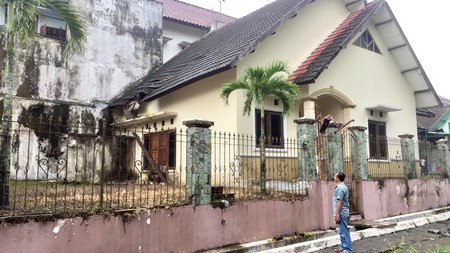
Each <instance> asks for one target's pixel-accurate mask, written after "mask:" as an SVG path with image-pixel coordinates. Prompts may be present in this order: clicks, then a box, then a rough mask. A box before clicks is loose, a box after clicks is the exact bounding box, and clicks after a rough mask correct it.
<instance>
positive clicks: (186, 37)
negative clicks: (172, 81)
mask: <svg viewBox="0 0 450 253" xmlns="http://www.w3.org/2000/svg"><path fill="white" fill-rule="evenodd" d="M207 33H208V32H207V31H205V30H203V29H199V28H195V27H192V26H187V25H182V24H178V23H175V22H172V21H169V20H164V22H163V36H164V37H166V38H170V40H169V41H167V42H165V43H164V45H163V62H164V63H166V62H167V61H168V60H170V59H171V58H172V57H174V56H175V55H176V54H178V53H179V52H180V51H181V47H180V45H179V44H180V43H181V42H189V43H193V42H195V41H197V40H199V39H201V38H203V37H204V36H205V35H206V34H207Z"/></svg>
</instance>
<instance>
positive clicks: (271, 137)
mask: <svg viewBox="0 0 450 253" xmlns="http://www.w3.org/2000/svg"><path fill="white" fill-rule="evenodd" d="M260 112H261V111H260V110H255V125H256V145H257V146H259V142H260V138H261V113H260ZM283 136H284V133H283V115H282V114H281V112H272V111H264V137H265V139H266V141H265V146H266V147H268V148H283V147H284V145H283Z"/></svg>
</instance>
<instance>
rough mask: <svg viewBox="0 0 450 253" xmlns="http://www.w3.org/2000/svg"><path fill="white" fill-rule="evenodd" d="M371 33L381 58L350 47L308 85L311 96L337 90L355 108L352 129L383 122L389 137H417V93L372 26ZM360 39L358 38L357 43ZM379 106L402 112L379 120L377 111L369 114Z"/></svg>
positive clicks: (387, 113)
mask: <svg viewBox="0 0 450 253" xmlns="http://www.w3.org/2000/svg"><path fill="white" fill-rule="evenodd" d="M362 31H364V29H362ZM369 31H370V33H371V34H372V36H373V37H374V40H375V42H376V43H377V45H378V47H379V49H380V51H381V54H378V53H374V52H371V51H369V50H366V49H363V48H360V47H358V46H355V45H352V44H351V43H350V44H349V45H348V46H347V48H345V49H344V50H342V51H341V52H340V53H339V55H338V56H337V57H336V58H335V59H334V60H333V61H332V63H331V64H330V65H329V66H328V68H327V69H326V70H325V71H324V72H323V73H322V74H321V75H320V77H319V78H318V79H317V80H316V83H314V84H310V85H309V86H310V94H311V93H314V92H315V91H318V90H321V89H325V88H330V86H334V87H335V89H336V90H338V91H339V92H341V93H343V94H345V95H346V96H347V97H348V98H349V99H350V100H351V101H352V102H353V104H355V105H356V108H355V109H353V110H351V113H350V115H349V116H348V117H351V118H352V119H354V120H355V122H354V123H352V125H355V126H367V124H368V120H375V121H383V122H386V127H387V136H388V137H397V136H398V135H401V134H413V135H415V133H416V131H417V129H416V116H415V115H416V111H415V108H416V107H415V97H414V93H413V91H412V89H411V87H410V86H409V84H408V83H407V81H406V79H405V78H404V77H403V75H402V74H401V73H400V70H399V69H398V67H397V65H396V63H395V61H394V59H393V57H392V56H391V55H390V53H389V50H388V49H387V48H386V47H385V45H384V44H383V41H382V40H381V39H380V37H379V34H378V32H377V31H376V29H375V28H374V26H373V25H370V26H369ZM359 35H360V34H357V35H356V37H355V39H356V38H357V37H358V36H359ZM378 104H382V105H388V106H391V107H393V108H399V109H401V111H397V112H384V113H383V117H380V114H379V112H378V111H374V116H371V115H370V110H367V109H366V108H367V107H371V106H375V105H378ZM349 119H350V118H347V119H344V121H346V120H349Z"/></svg>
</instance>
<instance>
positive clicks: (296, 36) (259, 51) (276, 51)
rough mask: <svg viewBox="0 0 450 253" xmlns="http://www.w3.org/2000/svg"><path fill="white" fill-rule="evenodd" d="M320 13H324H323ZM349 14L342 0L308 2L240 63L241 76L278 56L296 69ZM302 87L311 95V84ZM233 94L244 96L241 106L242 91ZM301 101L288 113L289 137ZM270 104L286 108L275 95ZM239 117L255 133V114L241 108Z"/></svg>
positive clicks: (243, 129)
mask: <svg viewBox="0 0 450 253" xmlns="http://www.w3.org/2000/svg"><path fill="white" fill-rule="evenodd" d="M317 13H320V16H318V15H317ZM348 14H349V12H348V10H347V9H346V8H345V6H344V5H343V4H342V3H341V2H340V1H329V0H318V1H314V2H312V3H311V4H308V5H307V6H306V7H304V8H303V9H301V10H300V12H299V13H298V15H297V16H296V17H294V18H292V19H290V20H288V21H287V22H286V23H284V24H283V25H281V27H280V28H278V30H277V31H276V33H275V34H273V35H272V36H270V37H268V38H267V39H265V40H264V41H263V42H262V43H260V44H259V45H258V46H257V47H256V50H255V52H253V53H251V54H249V55H247V56H246V57H245V58H244V59H243V60H242V61H241V62H240V63H239V64H238V65H237V76H238V77H242V75H243V70H244V69H245V68H246V67H248V66H264V65H267V64H269V63H271V62H273V61H275V60H282V61H286V62H287V63H288V65H289V66H290V70H291V71H294V70H295V69H296V68H297V67H298V66H300V65H301V63H302V62H303V61H304V60H305V59H306V58H307V57H308V56H309V55H310V54H311V52H313V51H314V49H315V48H316V47H317V45H319V44H320V43H322V42H323V41H324V40H325V38H327V37H328V35H330V34H331V33H332V32H333V30H334V29H336V27H338V26H339V24H340V23H342V21H343V20H344V19H345V18H346V17H347V16H348ZM318 17H320V18H318ZM300 89H301V95H300V96H301V97H304V96H308V87H306V86H301V87H300ZM233 96H240V99H238V105H237V108H243V104H244V99H243V96H242V93H236V94H233ZM299 98H300V97H299ZM299 103H300V102H299ZM299 103H298V104H299ZM298 104H297V105H296V107H295V108H293V112H292V113H291V114H290V115H289V116H288V117H285V128H287V132H286V133H287V135H286V137H295V134H296V125H295V123H294V119H297V118H298V117H299V106H298ZM266 106H267V109H269V110H274V111H281V110H282V107H281V106H279V107H277V108H274V106H273V99H268V100H267V103H266ZM237 118H238V120H237V122H238V126H237V129H238V131H239V132H244V133H249V134H253V135H254V133H255V131H254V127H255V126H254V120H253V118H254V117H244V116H242V112H239V113H238V114H237Z"/></svg>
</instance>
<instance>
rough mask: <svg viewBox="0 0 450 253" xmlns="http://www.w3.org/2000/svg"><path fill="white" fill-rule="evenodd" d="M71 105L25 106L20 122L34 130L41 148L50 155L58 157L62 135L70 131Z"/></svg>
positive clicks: (40, 104)
mask: <svg viewBox="0 0 450 253" xmlns="http://www.w3.org/2000/svg"><path fill="white" fill-rule="evenodd" d="M69 113H70V106H69V105H63V104H59V105H53V106H49V105H44V104H43V103H39V104H35V105H31V106H30V107H28V108H27V109H25V108H23V110H22V113H21V114H20V116H19V123H21V124H22V125H23V126H25V127H28V128H30V129H32V130H33V132H34V133H35V134H36V136H37V137H38V142H39V149H40V151H41V152H42V153H44V154H46V155H47V156H48V157H53V158H58V157H59V156H60V155H62V152H61V151H60V145H59V142H60V138H59V137H60V135H61V134H66V133H68V129H69V128H68V124H67V123H68V120H69Z"/></svg>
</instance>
